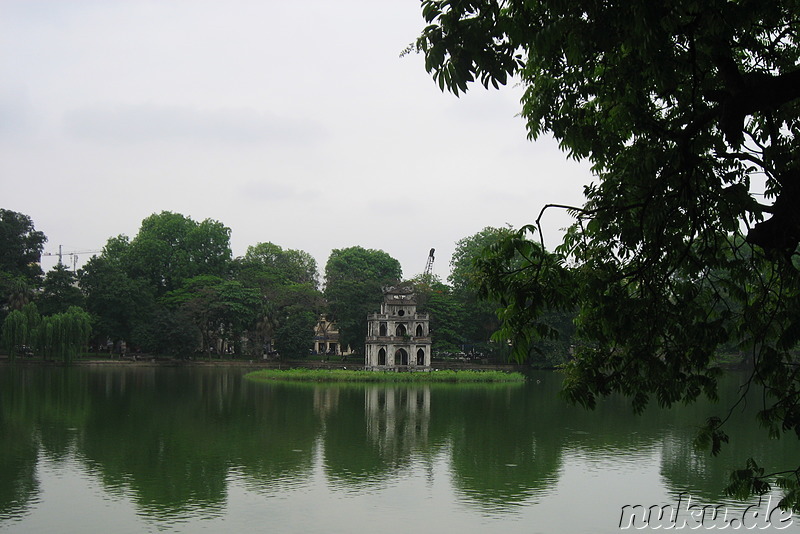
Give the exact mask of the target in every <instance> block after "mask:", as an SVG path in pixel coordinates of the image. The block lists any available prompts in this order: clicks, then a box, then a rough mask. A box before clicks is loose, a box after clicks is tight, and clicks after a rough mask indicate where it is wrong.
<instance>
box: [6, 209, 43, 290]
mask: <svg viewBox="0 0 800 534" xmlns="http://www.w3.org/2000/svg"><path fill="white" fill-rule="evenodd" d="M46 241H47V238H46V237H45V235H44V234H43V233H42V232H39V231H37V230H36V229H35V228H34V226H33V221H32V220H31V218H30V217H28V216H27V215H24V214H22V213H17V212H15V211H10V210H6V209H2V208H0V251H2V254H0V273H5V274H6V275H8V277H10V278H12V279H13V278H22V279H23V280H25V281H26V282H27V283H28V284H31V285H38V281H39V278H40V277H41V276H42V269H41V267H39V261H40V260H41V256H42V250H43V248H44V244H45V242H46Z"/></svg>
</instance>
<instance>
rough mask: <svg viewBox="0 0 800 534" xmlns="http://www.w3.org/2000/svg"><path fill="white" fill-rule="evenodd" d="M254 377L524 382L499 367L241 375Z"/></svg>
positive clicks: (518, 375) (271, 371)
mask: <svg viewBox="0 0 800 534" xmlns="http://www.w3.org/2000/svg"><path fill="white" fill-rule="evenodd" d="M245 376H246V377H247V378H249V379H251V380H256V381H264V382H266V381H272V380H286V381H297V382H401V383H402V382H415V383H434V382H452V383H480V382H487V383H489V382H524V381H525V376H524V375H522V374H521V373H516V372H512V373H506V372H503V371H471V370H463V371H452V370H441V371H429V372H416V373H408V372H381V371H348V370H344V369H284V370H280V369H260V370H258V371H253V372H252V373H248V374H247V375H245Z"/></svg>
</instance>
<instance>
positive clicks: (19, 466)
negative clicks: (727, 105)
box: [0, 366, 800, 534]
mask: <svg viewBox="0 0 800 534" xmlns="http://www.w3.org/2000/svg"><path fill="white" fill-rule="evenodd" d="M243 375H244V371H243V370H241V369H238V368H208V369H206V368H159V367H126V368H113V367H76V368H69V369H64V368H49V367H33V366H23V367H11V366H5V367H0V447H1V449H0V532H13V533H37V534H39V533H72V532H75V533H82V534H83V533H95V532H97V533H100V532H103V533H106V532H114V533H127V532H130V533H139V532H214V533H216V532H269V533H275V532H298V533H337V532H342V533H345V532H346V533H360V532H381V533H395V532H396V533H409V532H414V533H427V532H443V533H444V532H457V533H461V534H464V533H472V532H475V533H494V532H514V533H516V532H520V533H523V532H524V533H537V532H542V533H561V532H564V533H583V532H586V533H605V532H620V531H621V530H620V521H621V519H622V518H623V517H625V516H624V514H625V513H626V512H625V510H624V509H623V507H624V506H626V505H630V506H633V505H637V504H639V505H642V506H643V507H650V506H659V507H661V506H667V505H672V508H665V510H673V509H677V510H678V511H677V512H676V513H677V514H678V515H677V516H676V517H675V523H674V525H673V526H678V527H680V526H682V527H684V528H685V529H686V530H687V531H688V530H692V528H691V527H693V526H694V527H697V528H696V529H694V530H703V529H710V527H716V528H717V529H719V528H720V527H721V526H723V525H726V526H728V527H729V528H728V530H734V529H736V527H740V528H739V529H738V530H747V529H746V528H745V527H748V526H753V527H755V528H754V529H753V530H758V531H764V530H767V531H778V530H782V531H783V532H795V533H797V532H800V517H792V516H787V515H786V514H784V515H783V516H781V515H780V514H778V513H775V514H774V515H773V516H772V518H771V519H773V522H772V523H767V522H766V521H765V520H764V518H765V510H766V513H767V514H768V513H769V511H770V510H771V508H774V505H775V498H774V497H773V501H771V503H770V501H768V500H767V499H764V500H763V501H762V502H761V503H760V504H759V503H758V502H757V501H754V502H750V503H744V504H743V503H737V502H733V501H730V500H728V499H726V498H725V497H724V496H723V495H722V494H721V490H722V488H723V487H724V485H725V481H726V479H727V475H728V472H729V471H730V469H732V468H734V467H736V466H738V465H741V464H743V462H744V460H745V459H746V458H748V457H750V456H753V457H756V458H757V459H758V460H759V462H760V463H762V464H763V465H765V467H766V469H767V470H780V469H786V468H788V467H794V466H796V465H797V464H798V462H799V461H800V454H799V453H800V447H799V446H798V440H797V439H794V438H792V437H791V436H786V437H784V438H783V439H781V440H777V441H769V440H767V439H765V437H764V432H763V431H762V430H760V429H758V428H757V427H755V426H754V423H753V419H752V412H753V410H754V409H755V408H754V407H753V406H750V407H748V408H746V409H745V411H744V413H740V412H739V411H737V412H736V413H735V415H734V417H733V418H732V420H731V422H730V426H729V428H728V431H729V433H730V434H731V438H732V439H731V443H730V444H729V445H727V446H726V447H725V448H724V450H723V453H722V454H721V455H720V456H719V457H716V458H714V457H711V456H710V455H709V454H708V453H702V452H696V451H695V450H694V449H693V448H692V446H691V440H692V437H693V436H694V433H695V429H696V427H697V426H698V425H699V424H700V423H701V422H702V421H703V420H704V419H705V418H706V417H708V416H710V415H713V414H723V412H724V409H723V406H725V405H726V404H725V403H729V402H732V400H733V399H734V398H735V395H736V392H737V387H736V386H737V382H736V379H737V378H736V377H733V379H732V380H730V381H728V382H726V383H725V387H724V388H723V391H722V395H721V402H720V403H719V405H712V404H709V403H707V402H701V403H697V404H694V405H691V406H681V407H677V408H674V409H672V410H669V411H666V410H658V409H650V410H648V411H647V412H646V413H645V414H644V415H642V416H634V415H632V412H631V409H630V406H629V404H628V403H627V402H626V401H625V400H624V399H618V398H612V399H609V400H607V401H606V402H603V403H602V405H601V406H599V407H598V409H596V410H595V411H592V412H587V411H584V410H582V409H580V408H575V407H570V406H567V405H566V404H565V403H564V402H563V401H562V400H561V399H560V398H559V397H558V390H559V386H560V375H558V374H557V373H554V372H542V373H539V374H537V375H535V377H534V380H532V381H530V382H529V383H527V384H524V385H499V386H498V385H493V386H491V385H490V386H458V385H450V384H445V385H439V386H372V385H319V384H279V383H268V384H264V383H255V382H250V381H247V380H245V379H244V378H243ZM688 499H691V501H689V502H688V504H687V500H688ZM679 500H680V501H679ZM688 505H693V506H696V507H697V506H698V505H713V506H717V507H718V509H719V510H724V511H725V512H727V514H728V515H727V516H725V518H727V519H725V521H728V522H727V523H720V522H719V521H721V519H720V517H721V516H718V517H717V518H716V520H717V523H709V522H704V523H702V524H700V523H698V522H697V521H696V520H692V517H691V516H689V518H688V519H689V522H688V523H687V522H686V519H687V514H691V510H696V508H685V509H684V508H682V507H686V506H688ZM747 506H751V508H747ZM628 510H629V511H630V510H631V509H628ZM681 514H683V515H681ZM757 514H761V515H757ZM695 517H697V515H695ZM779 519H780V520H781V521H782V522H778V520H779ZM681 521H683V523H682V524H681ZM693 521H694V522H693ZM737 521H739V522H738V523H737ZM741 521H744V523H741ZM748 521H749V523H748ZM623 523H625V521H623ZM629 524H630V525H631V528H630V530H631V531H633V530H635V528H633V527H635V526H643V525H642V524H638V525H637V524H635V523H629ZM665 525H666V524H665ZM665 525H662V526H665ZM645 526H646V527H647V528H646V529H644V530H645V531H647V530H648V529H652V528H653V526H654V525H653V523H652V522H651V523H650V524H648V525H645ZM761 527H769V528H765V529H762V528H761ZM623 530H624V529H623ZM676 530H678V529H676Z"/></svg>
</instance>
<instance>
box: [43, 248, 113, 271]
mask: <svg viewBox="0 0 800 534" xmlns="http://www.w3.org/2000/svg"><path fill="white" fill-rule="evenodd" d="M98 252H103V251H102V250H74V251H72V252H64V251H63V250H62V245H58V252H43V253H42V256H58V264H59V265H63V264H64V262H63V261H62V259H63V256H69V257H70V260H71V263H72V272H75V271H77V270H78V256H79V255H80V254H97V253H98Z"/></svg>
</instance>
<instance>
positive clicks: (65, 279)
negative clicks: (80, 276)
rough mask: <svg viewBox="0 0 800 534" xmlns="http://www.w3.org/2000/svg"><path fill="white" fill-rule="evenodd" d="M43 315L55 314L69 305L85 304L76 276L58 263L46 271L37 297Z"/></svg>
mask: <svg viewBox="0 0 800 534" xmlns="http://www.w3.org/2000/svg"><path fill="white" fill-rule="evenodd" d="M36 300H37V302H38V303H39V309H40V310H41V312H42V314H43V315H55V314H56V313H62V312H65V311H67V310H68V309H69V308H70V307H71V306H78V307H82V306H84V305H85V302H84V301H85V299H84V297H83V293H81V290H80V289H79V288H78V286H77V277H76V276H75V274H74V273H73V272H72V271H70V270H69V269H67V268H66V267H65V266H64V265H63V264H61V263H59V264H57V265H56V266H55V267H53V268H52V269H51V270H50V271H48V273H47V275H46V276H45V277H44V283H43V284H42V292H41V294H40V295H39V296H38V297H37V299H36Z"/></svg>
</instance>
